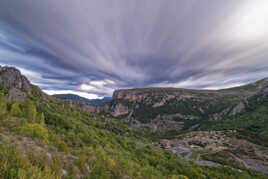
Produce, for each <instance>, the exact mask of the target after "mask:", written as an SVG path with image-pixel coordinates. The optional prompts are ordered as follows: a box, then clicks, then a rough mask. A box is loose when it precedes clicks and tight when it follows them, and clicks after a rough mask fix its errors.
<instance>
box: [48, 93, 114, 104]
mask: <svg viewBox="0 0 268 179" xmlns="http://www.w3.org/2000/svg"><path fill="white" fill-rule="evenodd" d="M52 96H54V97H55V98H59V99H69V100H73V101H78V102H79V101H83V102H85V103H86V104H94V105H101V104H104V103H105V102H107V101H110V100H112V97H104V98H102V99H88V98H84V97H81V96H79V95H75V94H54V95H52Z"/></svg>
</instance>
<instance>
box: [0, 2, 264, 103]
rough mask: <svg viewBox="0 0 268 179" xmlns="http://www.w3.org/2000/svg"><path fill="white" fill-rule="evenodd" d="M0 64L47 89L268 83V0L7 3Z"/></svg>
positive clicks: (85, 92)
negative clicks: (260, 81)
mask: <svg viewBox="0 0 268 179" xmlns="http://www.w3.org/2000/svg"><path fill="white" fill-rule="evenodd" d="M0 65H11V66H15V67H18V68H19V69H21V70H22V72H23V73H24V74H25V75H26V76H27V77H29V78H30V80H31V81H32V82H33V83H34V84H37V85H39V86H40V87H41V88H42V89H44V90H45V91H46V92H48V93H66V92H68V93H75V94H80V95H82V96H86V97H89V98H95V97H97V96H110V95H111V94H112V92H113V90H114V89H118V88H133V87H148V86H153V87H185V88H209V89H218V88H226V87H231V86H236V85H241V84H245V83H248V82H252V81H255V80H258V79H261V78H264V77H268V1H267V0H256V1H255V0H254V1H253V0H235V1H234V0H225V1H222V0H213V1H211V0H202V1H200V0H180V1H178V0H168V1H164V0H143V1H139V0H127V1H126V0H90V1H83V0H56V1H55V0H45V1H44V0H34V1H33V0H20V1H18V0H1V2H0Z"/></svg>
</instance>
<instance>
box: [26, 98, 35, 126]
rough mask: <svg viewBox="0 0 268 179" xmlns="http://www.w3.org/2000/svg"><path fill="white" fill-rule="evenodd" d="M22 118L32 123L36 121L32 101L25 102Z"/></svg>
mask: <svg viewBox="0 0 268 179" xmlns="http://www.w3.org/2000/svg"><path fill="white" fill-rule="evenodd" d="M24 116H25V117H26V118H27V119H28V120H29V121H30V122H34V121H35V120H36V116H37V112H36V107H35V104H34V102H33V101H31V100H26V101H25V106H24Z"/></svg>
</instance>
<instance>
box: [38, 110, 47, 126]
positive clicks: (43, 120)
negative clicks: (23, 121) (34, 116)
mask: <svg viewBox="0 0 268 179" xmlns="http://www.w3.org/2000/svg"><path fill="white" fill-rule="evenodd" d="M39 123H40V124H41V125H42V126H45V125H46V123H45V114H44V113H43V112H42V113H41V114H40V116H39Z"/></svg>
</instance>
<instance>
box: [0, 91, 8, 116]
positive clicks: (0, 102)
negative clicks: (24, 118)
mask: <svg viewBox="0 0 268 179" xmlns="http://www.w3.org/2000/svg"><path fill="white" fill-rule="evenodd" d="M6 112H7V99H6V97H5V96H4V94H3V93H0V116H2V115H4V114H5V113H6Z"/></svg>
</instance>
